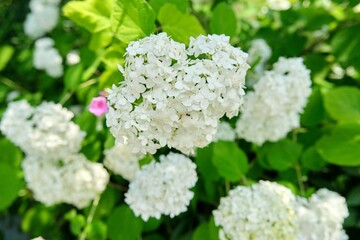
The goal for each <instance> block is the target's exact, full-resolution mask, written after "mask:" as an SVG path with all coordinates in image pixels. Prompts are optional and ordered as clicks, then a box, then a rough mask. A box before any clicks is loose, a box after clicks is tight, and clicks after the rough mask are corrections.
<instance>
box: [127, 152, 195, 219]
mask: <svg viewBox="0 0 360 240" xmlns="http://www.w3.org/2000/svg"><path fill="white" fill-rule="evenodd" d="M195 168H196V165H195V164H194V163H193V162H192V161H191V160H190V159H189V158H187V157H185V156H184V155H181V154H177V153H169V154H168V155H167V156H163V155H162V156H160V162H157V163H156V162H151V163H150V164H148V165H145V166H143V167H142V169H141V170H140V171H138V172H137V174H136V177H135V179H134V180H133V181H132V182H131V183H130V185H129V191H128V192H127V193H126V194H125V202H126V203H127V204H129V206H130V208H131V209H132V210H133V211H134V213H135V215H136V216H139V215H140V216H141V218H142V219H143V220H144V221H147V220H148V219H149V217H155V218H157V219H159V218H160V216H161V215H162V214H164V215H169V216H170V217H174V216H177V215H179V214H180V213H182V212H184V211H186V209H187V206H188V205H189V203H190V200H191V199H192V198H193V196H194V193H193V192H192V191H190V188H192V187H193V186H194V185H195V183H196V181H197V174H196V171H195Z"/></svg>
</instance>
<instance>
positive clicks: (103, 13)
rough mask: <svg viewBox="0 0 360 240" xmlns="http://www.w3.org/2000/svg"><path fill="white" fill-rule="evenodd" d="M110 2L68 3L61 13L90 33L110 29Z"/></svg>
mask: <svg viewBox="0 0 360 240" xmlns="http://www.w3.org/2000/svg"><path fill="white" fill-rule="evenodd" d="M111 3H112V1H111V0H86V1H70V2H68V3H67V4H65V6H64V7H63V13H64V15H65V16H66V17H68V18H70V19H71V20H72V21H73V22H75V23H76V24H77V25H79V26H81V27H83V28H85V29H86V30H88V31H89V32H91V33H97V32H100V31H102V30H104V29H107V28H110V27H111V21H110V13H111Z"/></svg>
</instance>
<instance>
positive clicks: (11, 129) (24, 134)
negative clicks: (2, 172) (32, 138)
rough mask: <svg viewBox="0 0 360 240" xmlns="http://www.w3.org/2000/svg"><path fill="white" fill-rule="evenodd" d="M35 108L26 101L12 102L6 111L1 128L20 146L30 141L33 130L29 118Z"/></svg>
mask: <svg viewBox="0 0 360 240" xmlns="http://www.w3.org/2000/svg"><path fill="white" fill-rule="evenodd" d="M34 111H35V110H34V109H33V108H32V107H31V106H30V104H29V103H28V102H27V101H25V100H21V101H16V102H10V103H9V105H8V108H7V109H6V111H5V112H4V114H3V116H2V119H1V123H0V130H1V132H2V134H4V135H5V136H6V137H7V138H8V139H9V140H10V141H12V142H13V143H14V144H15V145H17V146H18V147H22V146H24V145H25V144H26V143H27V142H28V136H29V135H30V132H31V130H32V125H31V122H30V121H28V119H29V118H31V116H32V115H33V114H34Z"/></svg>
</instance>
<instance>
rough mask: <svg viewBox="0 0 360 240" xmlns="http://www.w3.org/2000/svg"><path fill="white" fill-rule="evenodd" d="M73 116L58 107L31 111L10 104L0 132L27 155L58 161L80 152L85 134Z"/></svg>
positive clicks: (20, 103)
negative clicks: (72, 120)
mask: <svg viewBox="0 0 360 240" xmlns="http://www.w3.org/2000/svg"><path fill="white" fill-rule="evenodd" d="M73 116H74V114H73V113H72V112H70V111H68V110H67V109H65V108H63V107H62V106H61V105H60V104H55V103H52V102H43V103H41V104H40V105H39V106H38V107H36V108H33V107H32V106H30V105H29V103H28V102H27V101H25V100H21V101H17V102H11V103H9V106H8V109H7V110H6V111H5V113H4V115H3V117H2V121H1V124H0V129H1V131H2V132H3V134H4V135H5V136H6V137H7V138H9V139H10V140H11V141H12V142H14V143H15V144H16V145H17V146H19V147H20V148H21V149H22V150H23V151H24V152H25V153H26V154H27V155H31V156H39V157H41V156H46V157H47V159H49V160H57V159H61V158H64V157H66V156H68V155H70V154H73V153H77V152H78V151H79V150H80V148H81V143H82V141H83V139H84V137H85V133H84V132H82V131H81V130H80V128H79V126H78V125H76V124H75V123H73V122H71V119H72V118H73Z"/></svg>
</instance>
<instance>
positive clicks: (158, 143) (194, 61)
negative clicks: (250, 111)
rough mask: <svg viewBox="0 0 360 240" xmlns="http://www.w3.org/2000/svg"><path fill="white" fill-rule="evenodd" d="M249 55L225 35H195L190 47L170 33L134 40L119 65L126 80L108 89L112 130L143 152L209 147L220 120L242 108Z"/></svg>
mask: <svg viewBox="0 0 360 240" xmlns="http://www.w3.org/2000/svg"><path fill="white" fill-rule="evenodd" d="M246 58H247V54H246V53H244V52H242V51H241V50H240V49H239V48H235V47H233V46H231V45H230V43H229V37H226V36H224V35H209V36H199V37H198V38H191V39H190V45H189V47H188V48H187V49H186V47H185V45H184V44H182V43H178V42H175V41H174V40H172V39H171V38H170V37H168V36H167V35H166V33H160V34H158V35H151V36H149V37H146V38H143V39H140V40H138V41H135V42H131V43H130V44H129V46H128V48H127V52H126V59H125V66H124V68H122V67H120V71H121V72H122V73H123V75H124V82H122V83H121V84H120V86H113V88H112V89H111V90H110V91H109V96H108V104H109V112H108V113H107V114H106V122H107V125H108V126H109V127H110V131H111V133H112V134H113V135H114V137H115V139H116V141H117V142H119V143H124V139H126V140H127V144H128V146H129V148H130V149H131V150H132V151H133V152H141V153H144V154H145V153H147V152H149V153H155V152H156V150H157V149H159V148H161V147H163V146H166V145H167V146H168V147H173V148H176V149H178V150H180V151H181V152H183V153H185V154H188V153H191V152H192V151H193V149H194V148H195V147H204V146H206V145H207V144H209V143H210V142H211V140H212V138H213V137H214V136H215V134H216V130H217V125H218V122H219V119H220V118H221V117H223V116H224V115H226V116H227V117H233V116H235V115H237V114H238V112H239V110H240V107H241V105H242V102H243V95H244V94H245V92H244V90H243V87H244V81H245V74H246V71H247V69H248V68H249V66H248V64H247V63H246Z"/></svg>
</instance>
